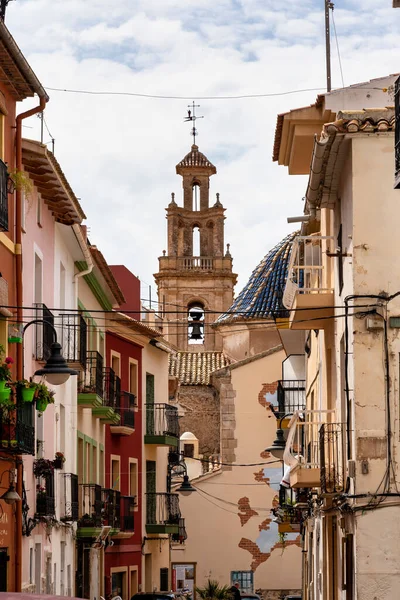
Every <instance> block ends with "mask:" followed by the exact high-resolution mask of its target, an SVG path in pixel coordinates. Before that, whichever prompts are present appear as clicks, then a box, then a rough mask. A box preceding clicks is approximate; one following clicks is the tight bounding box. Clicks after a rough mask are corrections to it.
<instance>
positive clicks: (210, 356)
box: [169, 352, 230, 385]
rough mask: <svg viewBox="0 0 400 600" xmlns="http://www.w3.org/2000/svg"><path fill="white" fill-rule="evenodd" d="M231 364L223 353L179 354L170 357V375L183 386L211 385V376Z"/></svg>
mask: <svg viewBox="0 0 400 600" xmlns="http://www.w3.org/2000/svg"><path fill="white" fill-rule="evenodd" d="M229 364H230V360H229V359H228V358H227V356H225V354H224V353H223V352H177V353H176V354H170V356H169V374H170V375H171V376H172V377H177V378H178V380H179V383H180V384H181V385H209V383H210V374H211V373H212V372H213V371H217V370H218V369H223V368H224V367H226V366H227V365H229Z"/></svg>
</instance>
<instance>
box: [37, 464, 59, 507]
mask: <svg viewBox="0 0 400 600" xmlns="http://www.w3.org/2000/svg"><path fill="white" fill-rule="evenodd" d="M37 481H38V484H37V486H36V511H35V516H36V517H55V514H56V502H55V497H54V472H48V473H46V475H44V476H42V477H39V478H37Z"/></svg>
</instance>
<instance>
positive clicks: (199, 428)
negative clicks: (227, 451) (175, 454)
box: [178, 385, 220, 455]
mask: <svg viewBox="0 0 400 600" xmlns="http://www.w3.org/2000/svg"><path fill="white" fill-rule="evenodd" d="M178 401H179V404H180V406H181V407H182V408H183V410H184V412H185V415H184V416H183V417H182V418H181V419H179V428H180V435H182V433H184V432H185V431H190V432H191V433H193V434H194V435H195V436H196V437H197V438H198V440H199V453H200V454H204V455H211V454H219V452H220V411H219V399H218V394H217V392H216V391H215V389H214V388H213V387H211V386H208V385H181V386H180V387H179V392H178Z"/></svg>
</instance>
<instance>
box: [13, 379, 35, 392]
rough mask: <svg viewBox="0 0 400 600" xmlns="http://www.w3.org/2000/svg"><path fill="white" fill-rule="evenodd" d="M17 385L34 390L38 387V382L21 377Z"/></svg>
mask: <svg viewBox="0 0 400 600" xmlns="http://www.w3.org/2000/svg"><path fill="white" fill-rule="evenodd" d="M17 386H18V387H21V388H25V389H27V390H32V389H35V388H37V387H38V384H37V383H35V382H34V381H28V380H27V379H21V380H20V381H17Z"/></svg>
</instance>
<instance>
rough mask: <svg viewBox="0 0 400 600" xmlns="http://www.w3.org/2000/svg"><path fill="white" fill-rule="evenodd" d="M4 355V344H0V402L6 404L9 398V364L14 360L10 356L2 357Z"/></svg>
mask: <svg viewBox="0 0 400 600" xmlns="http://www.w3.org/2000/svg"><path fill="white" fill-rule="evenodd" d="M4 355H5V350H4V346H1V345H0V404H6V403H7V402H8V399H9V398H10V394H11V388H10V387H9V382H10V381H11V365H12V364H13V362H14V361H13V359H12V358H11V357H10V356H6V357H4Z"/></svg>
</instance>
